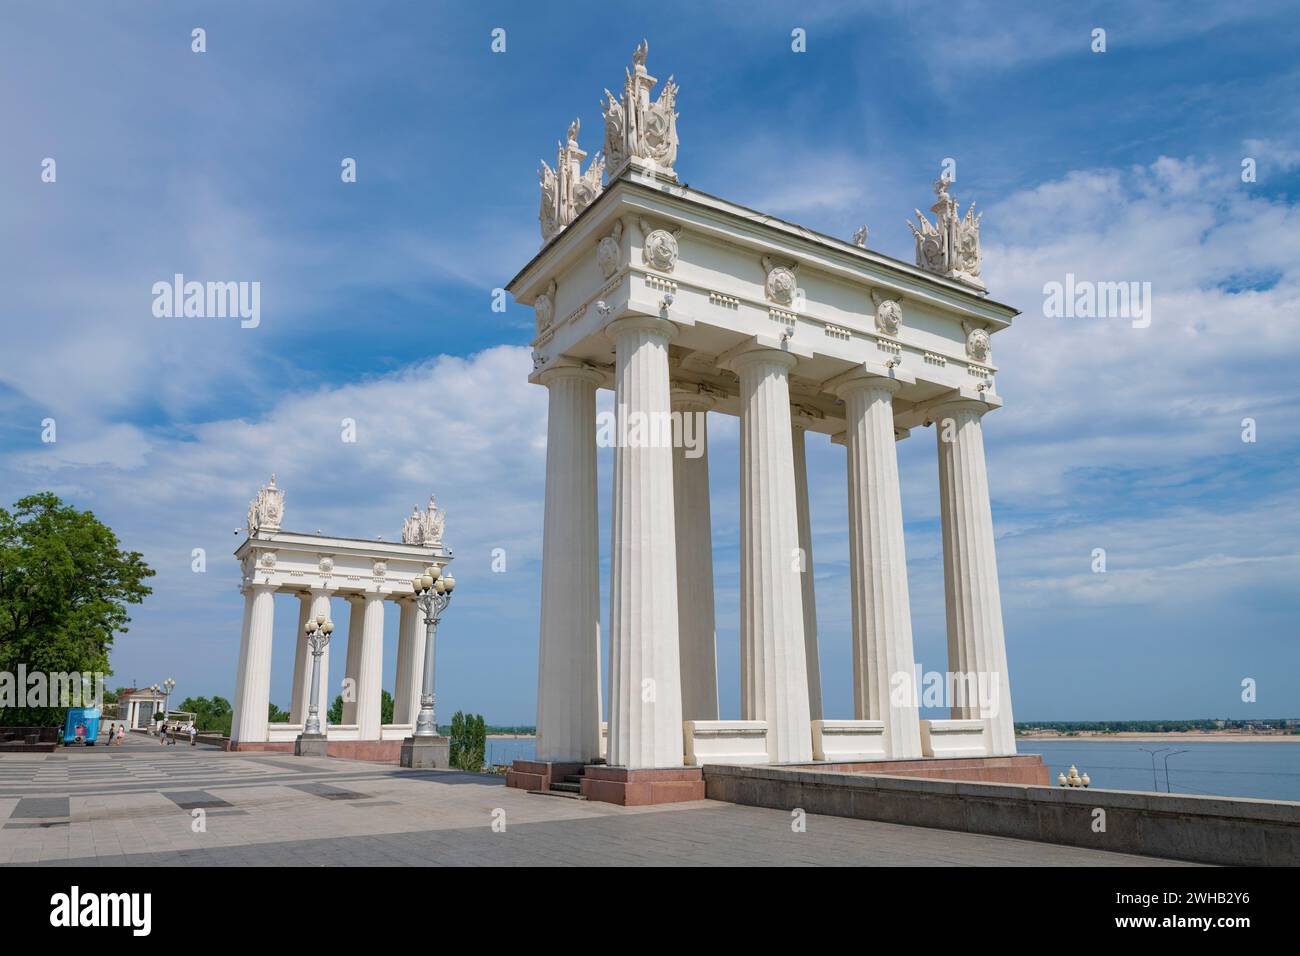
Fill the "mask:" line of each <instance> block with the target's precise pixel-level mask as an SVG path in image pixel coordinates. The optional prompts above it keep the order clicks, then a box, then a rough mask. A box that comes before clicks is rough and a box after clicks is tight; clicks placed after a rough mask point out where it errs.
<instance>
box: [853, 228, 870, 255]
mask: <svg viewBox="0 0 1300 956" xmlns="http://www.w3.org/2000/svg"><path fill="white" fill-rule="evenodd" d="M853 244H854V245H855V246H857V247H858V248H859V249H865V248H867V227H866V225H861V226H858V228H857V229H855V230H854V231H853Z"/></svg>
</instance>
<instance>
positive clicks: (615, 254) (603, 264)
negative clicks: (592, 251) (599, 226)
mask: <svg viewBox="0 0 1300 956" xmlns="http://www.w3.org/2000/svg"><path fill="white" fill-rule="evenodd" d="M618 260H619V248H618V240H616V239H614V238H613V237H612V236H606V237H605V238H604V239H602V240H600V245H598V246H597V247H596V265H598V266H600V271H601V272H602V273H604V275H605V278H606V279H608V278H609V277H610V276H612V275H613V274H614V273H615V272H617V271H618Z"/></svg>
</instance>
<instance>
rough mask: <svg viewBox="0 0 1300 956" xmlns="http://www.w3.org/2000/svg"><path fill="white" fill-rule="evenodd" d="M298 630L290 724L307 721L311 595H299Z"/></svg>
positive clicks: (290, 704)
mask: <svg viewBox="0 0 1300 956" xmlns="http://www.w3.org/2000/svg"><path fill="white" fill-rule="evenodd" d="M297 597H298V630H297V632H296V633H297V638H296V640H295V642H294V654H293V691H292V694H291V696H290V700H289V723H291V724H302V723H306V721H307V695H308V693H309V688H310V687H311V647H310V645H308V643H307V632H306V627H307V621H308V619H309V618H310V617H311V593H310V592H308V591H303V592H300V593H299V594H298V596H297Z"/></svg>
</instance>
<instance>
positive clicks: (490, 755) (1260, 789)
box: [487, 737, 1300, 801]
mask: <svg viewBox="0 0 1300 956" xmlns="http://www.w3.org/2000/svg"><path fill="white" fill-rule="evenodd" d="M1018 746H1019V749H1020V752H1021V753H1026V754H1031V753H1036V754H1042V755H1043V760H1044V762H1045V763H1046V764H1047V765H1048V767H1049V768H1050V770H1051V778H1052V781H1053V783H1055V782H1056V775H1057V774H1058V773H1064V772H1067V771H1068V770H1069V768H1070V765H1071V764H1074V765H1075V766H1077V767H1078V768H1079V772H1080V773H1084V772H1086V773H1087V774H1088V776H1089V777H1090V778H1091V782H1092V785H1093V786H1094V787H1099V788H1102V789H1106V790H1143V791H1151V790H1159V791H1161V792H1162V793H1163V792H1164V791H1165V789H1166V776H1165V770H1166V760H1165V757H1166V756H1168V758H1169V759H1168V761H1167V764H1168V790H1169V792H1170V793H1194V794H1204V795H1208V796H1220V797H1258V798H1260V799H1264V800H1294V801H1300V742H1290V741H1288V742H1285V743H1245V742H1224V743H1211V742H1201V741H1194V742H1187V743H1179V742H1177V741H1171V742H1168V743H1165V742H1160V743H1144V742H1137V741H1134V742H1129V741H1123V740H1077V739H1057V740H1042V739H1037V738H1035V739H1032V740H1021V741H1019V743H1018ZM535 748H536V740H535V739H534V738H532V737H516V738H491V739H489V740H488V742H487V760H488V763H490V764H508V763H510V761H512V760H516V759H518V760H530V759H532V757H533V755H534V753H535V752H536V749H535ZM1142 748H1146V750H1143V749H1142ZM1162 748H1164V749H1162ZM1150 750H1156V751H1159V752H1157V753H1156V754H1155V773H1154V776H1153V774H1152V755H1151V754H1150V753H1148V752H1146V751H1150ZM1174 751H1183V752H1182V753H1174Z"/></svg>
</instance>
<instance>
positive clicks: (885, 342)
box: [876, 338, 903, 355]
mask: <svg viewBox="0 0 1300 956" xmlns="http://www.w3.org/2000/svg"><path fill="white" fill-rule="evenodd" d="M876 349H877V350H879V351H881V352H888V353H889V354H890V355H900V354H902V351H903V349H902V347H901V346H900V345H899V344H898V343H897V342H891V341H889V339H882V338H877V339H876Z"/></svg>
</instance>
